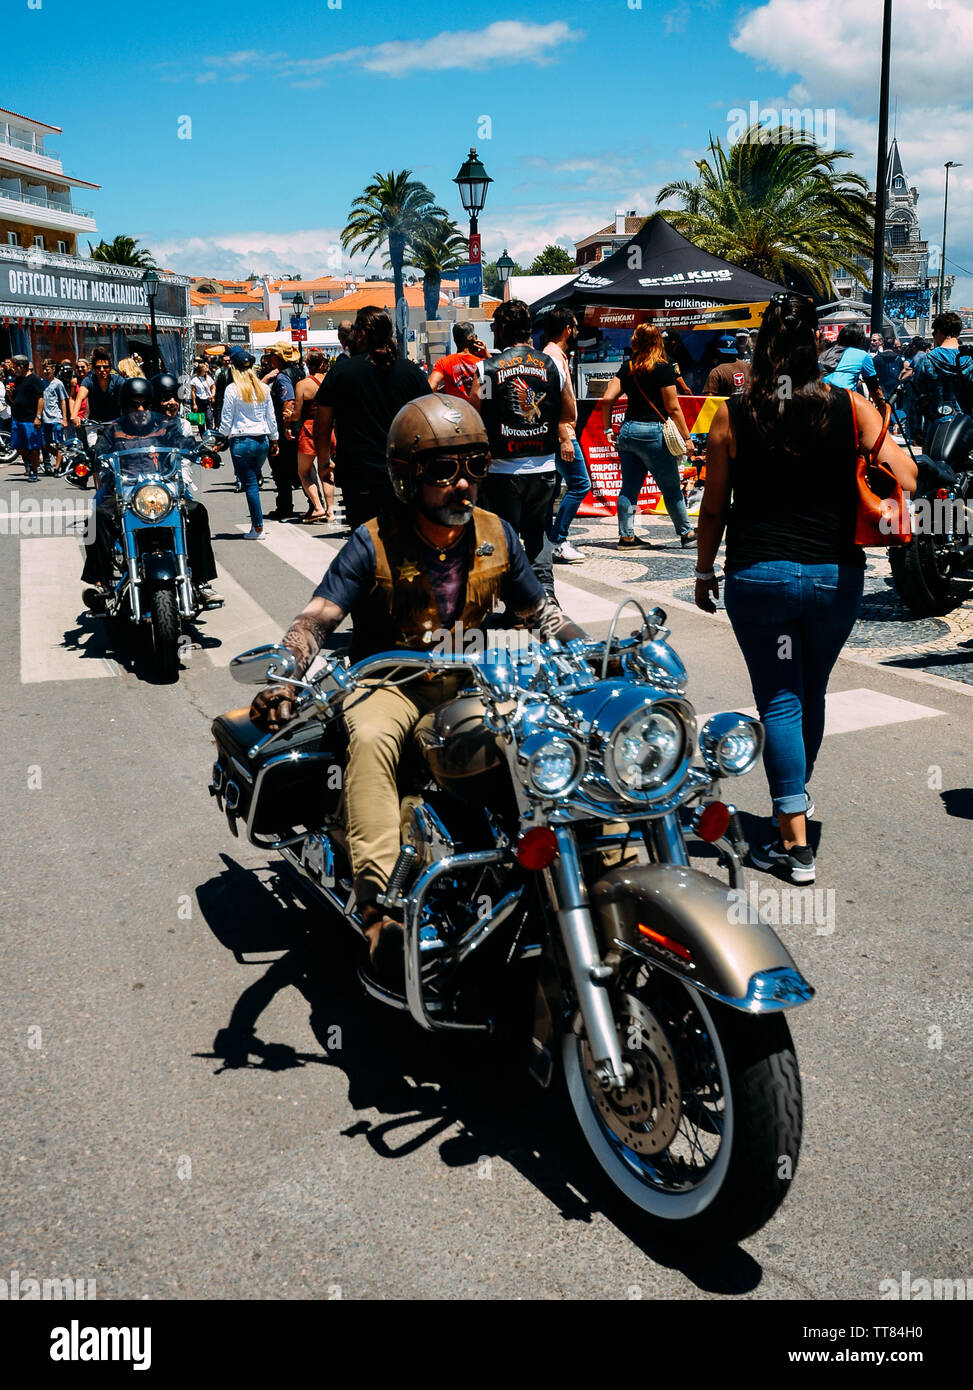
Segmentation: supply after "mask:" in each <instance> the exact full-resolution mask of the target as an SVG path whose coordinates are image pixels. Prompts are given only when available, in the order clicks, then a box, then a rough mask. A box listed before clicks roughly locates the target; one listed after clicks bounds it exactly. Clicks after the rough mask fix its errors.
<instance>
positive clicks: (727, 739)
mask: <svg viewBox="0 0 973 1390" xmlns="http://www.w3.org/2000/svg"><path fill="white" fill-rule="evenodd" d="M763 746H764V726H763V725H762V724H761V723H760V722H759V720H756V719H751V718H750V717H749V715H746V714H714V715H713V717H712V718H711V719H707V721H706V723H705V724H704V725H703V730H702V733H701V734H700V739H699V747H700V752H701V753H702V755H703V762H704V763H705V764H706V767H707V770H708V771H709V772H711V773H712V774H713V776H714V777H740V776H741V775H742V774H743V773H744V772H749V771H750V769H751V768H752V767H753V765H754V763H755V762H756V761H757V759H758V758H759V757H760V754H761V751H762V750H763Z"/></svg>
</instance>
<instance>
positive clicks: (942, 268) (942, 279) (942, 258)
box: [937, 159, 963, 314]
mask: <svg viewBox="0 0 973 1390" xmlns="http://www.w3.org/2000/svg"><path fill="white" fill-rule="evenodd" d="M962 167H963V166H962V164H957V163H956V161H955V160H954V159H947V161H946V163H945V164H944V165H943V168H944V169H945V170H946V191H945V193H944V194H943V244H942V248H941V250H940V253H939V294H938V296H937V298H938V300H939V309H938V311H937V312H938V313H940V314H941V313H942V312H943V295H944V294H945V292H946V209H947V207H948V206H949V171H950V169H962Z"/></svg>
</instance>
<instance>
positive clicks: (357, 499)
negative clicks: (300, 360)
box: [314, 305, 431, 530]
mask: <svg viewBox="0 0 973 1390" xmlns="http://www.w3.org/2000/svg"><path fill="white" fill-rule="evenodd" d="M355 347H356V348H357V351H356V353H355V356H354V357H339V358H337V360H336V361H335V362H334V364H333V365H332V367H331V369H330V371H329V372H328V375H327V376H326V377H325V378H324V381H323V382H322V383H321V386H320V388H319V390H318V394H317V395H316V396H315V398H314V447H315V451H316V453H317V456H318V467H319V469H321V470H322V472H326V471H327V469H328V468H329V467H330V464H331V431H332V428H333V429H334V433H335V439H336V441H337V445H338V450H339V454H340V460H339V462H340V472H339V474H338V476H337V477H336V478H335V482H336V483H337V485H338V486H339V487H340V488H341V497H342V501H343V503H344V508H345V520H346V522H347V524H348V526H349V527H350V528H351V529H352V530H354V529H355V527H356V526H361V525H362V523H363V522H366V521H369V520H371V518H372V517H373V516H377V515H378V514H379V512H380V511H382V510H384V508H385V507H386V506H387V505H388V504H389V503H390V502H391V501H392V490H391V484H390V482H389V478H388V472H387V470H386V465H385V450H386V441H387V439H388V432H389V426H390V425H391V423H392V421H393V419H394V418H395V416H396V415H397V414H398V412H399V411H400V410H401V409H402V407H403V406H404V405H406V404H407V403H408V402H409V401H412V400H415V399H416V397H417V396H428V395H430V394H431V393H430V390H429V382H428V380H427V379H426V375H425V373H424V372H423V371H422V370H421V369H420V368H419V367H417V366H416V364H415V363H414V362H409V361H407V360H406V359H405V358H403V357H398V356H395V355H394V330H393V328H392V322H391V320H390V319H389V317H388V315H387V314H386V313H385V311H384V310H382V309H378V308H376V307H375V306H373V305H368V306H366V308H364V309H361V310H359V313H358V317H357V318H356V320H355Z"/></svg>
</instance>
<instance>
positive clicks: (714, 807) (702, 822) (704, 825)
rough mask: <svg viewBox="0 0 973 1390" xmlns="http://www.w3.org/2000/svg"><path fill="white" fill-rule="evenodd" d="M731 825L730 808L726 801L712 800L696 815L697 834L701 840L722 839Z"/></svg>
mask: <svg viewBox="0 0 973 1390" xmlns="http://www.w3.org/2000/svg"><path fill="white" fill-rule="evenodd" d="M729 827H730V808H729V806H727V804H726V803H725V802H724V801H711V802H709V804H708V805H706V806H704V807H703V809H702V811H700V813H699V815H698V816H697V817H696V821H695V829H696V834H697V835H698V836H699V838H700V839H701V840H709V841H710V842H712V841H714V840H721V839H722V838H723V836H724V835H725V834H726V832H727V830H728V829H729Z"/></svg>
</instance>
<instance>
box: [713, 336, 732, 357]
mask: <svg viewBox="0 0 973 1390" xmlns="http://www.w3.org/2000/svg"><path fill="white" fill-rule="evenodd" d="M716 346H717V349H718V350H719V352H720V354H721V355H722V356H723V357H736V355H737V345H736V339H735V338H731V337H730V335H729V333H724V334H723V336H722V338H720V340H719V342H718V343H717V345H716Z"/></svg>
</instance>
